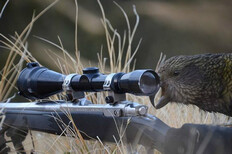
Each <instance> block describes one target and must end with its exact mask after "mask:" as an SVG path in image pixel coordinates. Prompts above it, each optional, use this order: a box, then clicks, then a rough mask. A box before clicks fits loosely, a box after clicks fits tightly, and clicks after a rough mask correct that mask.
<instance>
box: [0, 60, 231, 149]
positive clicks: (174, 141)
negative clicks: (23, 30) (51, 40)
mask: <svg viewBox="0 0 232 154" xmlns="http://www.w3.org/2000/svg"><path fill="white" fill-rule="evenodd" d="M159 83H160V81H159V76H158V75H157V74H156V73H155V72H154V71H152V70H135V71H133V72H130V73H112V74H109V75H105V74H101V73H99V70H98V68H95V67H94V68H85V69H84V70H83V75H79V74H70V75H63V74H60V73H57V72H54V71H51V70H49V69H47V68H45V67H40V66H39V65H38V64H37V63H28V64H27V67H26V68H25V69H24V70H23V71H22V72H21V74H20V75H19V79H18V83H17V84H18V89H19V94H20V95H22V96H24V97H26V98H29V99H34V100H36V101H35V102H25V103H21V102H20V103H16V102H15V103H12V102H9V103H1V104H0V109H1V110H2V113H3V117H5V118H2V121H3V120H4V122H3V123H2V125H3V126H2V129H1V131H0V134H1V135H0V151H1V152H7V151H9V149H7V148H6V142H7V141H6V140H5V137H4V134H6V135H7V136H9V137H10V138H11V140H12V142H13V145H14V147H15V149H16V150H17V152H18V153H24V148H23V145H22V142H23V141H24V139H25V137H26V135H27V133H28V130H35V131H41V132H46V133H51V134H57V135H64V134H63V132H64V130H65V129H66V128H67V126H69V127H72V128H75V127H76V128H77V129H78V131H79V132H80V133H81V136H82V137H83V139H86V140H88V139H100V140H101V141H104V142H112V143H115V142H121V141H123V142H126V143H128V144H130V145H132V147H133V146H137V145H138V144H140V145H143V146H144V147H145V148H146V150H147V153H153V150H154V149H157V150H158V151H160V152H161V153H186V152H189V151H190V152H193V153H194V152H195V153H196V152H197V150H199V149H200V148H201V144H202V142H204V139H205V138H207V137H208V136H209V135H211V138H212V140H211V141H210V142H209V146H206V148H204V150H206V152H208V151H210V152H224V151H222V150H227V151H226V152H228V150H231V149H230V147H225V146H224V145H225V144H224V143H227V142H226V141H227V140H226V141H224V140H223V139H221V140H220V139H219V140H218V138H217V137H216V138H215V137H212V135H213V136H214V135H215V134H216V135H217V134H219V135H220V132H226V135H227V136H229V135H230V134H231V129H228V128H221V127H220V128H219V129H217V127H216V126H204V125H196V124H185V125H183V126H182V127H181V128H177V129H176V128H171V127H169V126H168V125H166V124H165V123H163V122H162V121H161V120H160V119H158V118H157V117H155V116H153V115H150V114H148V113H147V111H148V107H147V106H146V105H141V104H139V103H135V102H131V101H128V100H126V96H125V94H126V93H131V94H135V95H145V96H153V95H154V94H155V93H156V92H157V91H158V89H159ZM101 91H108V95H107V97H106V99H105V102H106V104H93V103H92V102H91V101H89V100H87V99H86V98H85V95H84V92H101ZM60 92H65V94H66V99H67V100H59V101H44V100H42V99H44V98H46V97H49V96H52V95H54V94H57V93H60ZM38 99H39V100H38ZM70 117H71V118H70ZM215 130H216V131H215ZM205 132H208V133H207V135H206V136H205V137H202V136H201V138H200V137H198V136H197V135H198V134H199V133H202V134H204V133H205ZM183 135H184V137H183ZM231 135H232V134H231ZM197 137H198V138H197ZM196 141H197V142H196ZM218 141H221V142H220V143H219V144H218ZM187 143H190V144H187ZM214 144H217V146H215V147H214V148H212V147H211V146H212V145H214ZM223 144H224V145H223ZM207 145H208V144H207ZM215 148H216V150H215ZM130 150H131V149H130ZM212 150H214V151H212ZM218 150H219V151H218ZM129 152H130V153H133V152H134V151H129Z"/></svg>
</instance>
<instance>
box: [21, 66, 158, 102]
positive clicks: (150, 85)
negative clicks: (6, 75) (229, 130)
mask: <svg viewBox="0 0 232 154" xmlns="http://www.w3.org/2000/svg"><path fill="white" fill-rule="evenodd" d="M66 82H68V83H66ZM159 82H160V80H159V76H158V75H157V74H156V73H155V72H154V71H153V70H135V71H132V72H130V73H112V74H108V75H105V74H102V73H99V70H98V68H96V67H91V68H85V69H83V74H82V75H80V74H71V75H63V74H60V73H57V72H55V71H52V70H49V69H47V68H45V67H40V66H39V64H38V63H28V64H27V67H26V68H25V69H23V70H22V72H21V73H20V75H19V78H18V81H17V86H18V90H19V92H20V94H21V95H23V96H24V97H27V98H30V99H42V98H46V97H49V96H51V95H54V94H57V93H59V92H62V91H63V90H67V89H71V90H74V91H82V92H98V91H113V92H115V93H119V94H120V93H132V94H135V95H145V96H151V95H154V94H155V93H156V92H157V91H158V89H159ZM67 86H70V87H67Z"/></svg>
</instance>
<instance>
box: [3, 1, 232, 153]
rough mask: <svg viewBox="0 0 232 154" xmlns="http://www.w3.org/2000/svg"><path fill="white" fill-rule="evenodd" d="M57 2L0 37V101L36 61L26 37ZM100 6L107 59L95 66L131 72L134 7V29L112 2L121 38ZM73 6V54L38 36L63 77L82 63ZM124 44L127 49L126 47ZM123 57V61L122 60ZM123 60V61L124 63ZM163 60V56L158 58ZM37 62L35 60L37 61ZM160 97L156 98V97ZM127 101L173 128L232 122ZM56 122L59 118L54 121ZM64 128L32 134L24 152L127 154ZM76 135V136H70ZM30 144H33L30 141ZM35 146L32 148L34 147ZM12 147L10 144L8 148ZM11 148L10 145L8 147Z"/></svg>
mask: <svg viewBox="0 0 232 154" xmlns="http://www.w3.org/2000/svg"><path fill="white" fill-rule="evenodd" d="M56 2H57V1H54V2H53V3H51V4H50V5H49V6H48V7H47V8H45V9H44V10H43V11H42V12H41V13H39V14H38V15H36V16H35V15H33V16H32V20H31V22H30V23H29V24H28V26H27V27H26V28H25V29H24V31H23V32H22V33H20V34H18V33H15V35H14V37H11V38H8V37H6V36H4V35H2V34H0V36H1V39H0V42H1V43H3V44H4V45H5V48H7V49H8V50H9V55H8V58H7V61H6V64H5V66H4V68H3V70H2V71H1V72H0V73H1V81H0V101H5V100H6V99H7V98H9V95H10V92H11V91H12V90H13V89H14V88H16V87H15V82H16V80H17V76H18V75H19V72H20V71H21V69H22V65H23V63H24V62H31V61H37V60H36V58H35V56H33V55H31V53H30V51H28V48H27V46H28V45H27V38H28V36H29V35H30V31H31V29H32V27H33V24H34V23H35V21H36V20H37V19H38V18H39V17H40V16H41V15H43V14H44V13H45V12H46V11H47V10H48V9H49V8H51V7H52V6H53V5H55V4H56ZM98 3H99V6H100V8H101V11H102V24H103V27H104V29H105V35H106V41H107V51H108V56H109V57H107V58H106V57H103V56H102V51H101V52H100V53H99V54H98V55H97V57H98V60H99V63H98V67H99V69H100V71H101V72H103V73H106V74H108V73H111V72H121V71H123V72H129V71H131V70H133V69H134V66H135V63H133V62H134V56H135V54H136V52H137V51H138V48H139V45H140V42H139V43H138V46H137V48H135V49H134V50H133V49H132V42H133V37H134V35H135V32H136V29H137V27H138V24H139V16H138V14H137V13H136V9H135V7H134V8H133V11H134V14H135V16H136V22H135V25H134V26H133V27H131V26H130V21H129V19H128V17H127V15H126V13H125V11H124V10H123V9H122V8H121V7H120V6H119V5H118V4H117V3H115V4H116V5H117V6H118V7H119V9H120V10H121V12H122V14H123V15H124V17H125V22H126V24H127V30H125V33H124V34H123V35H120V34H119V33H118V32H117V30H116V29H115V28H113V26H112V25H111V24H110V22H109V20H107V18H106V15H105V13H104V9H103V7H102V5H101V3H100V2H99V1H98ZM75 4H76V18H75V20H76V22H75V25H76V26H75V35H74V44H75V54H74V55H72V54H71V53H70V52H68V51H66V50H65V49H64V47H63V44H62V41H61V39H60V38H59V37H58V41H59V44H55V43H53V42H50V41H49V40H46V39H44V38H41V37H37V36H36V37H37V38H38V39H39V40H42V41H45V42H47V43H49V44H50V45H52V46H53V47H55V48H56V50H57V51H56V52H53V51H52V50H50V49H47V50H46V51H45V53H46V54H47V55H48V58H49V59H51V60H52V61H53V63H54V64H55V65H56V67H57V68H58V69H59V70H60V72H62V73H64V74H69V73H73V72H75V73H81V72H82V69H83V67H84V66H86V65H84V63H85V62H83V61H82V60H81V58H80V52H79V51H78V44H77V20H78V5H77V2H76V1H75ZM126 44H127V46H126ZM123 56H125V58H123ZM123 59H125V60H124V61H123ZM161 59H162V57H161ZM107 61H108V62H109V64H110V65H109V66H106V62H107ZM37 62H38V61H37ZM104 96H105V94H104V93H101V94H97V95H94V94H93V93H88V94H87V98H88V99H90V100H92V101H93V102H95V103H102V102H104ZM157 97H159V96H157ZM59 98H60V96H53V97H51V98H50V99H53V100H54V99H55V100H56V99H59ZM127 98H128V99H129V100H132V101H135V102H139V103H141V104H145V105H147V106H149V113H151V114H153V115H156V116H157V117H158V118H160V119H161V120H162V121H164V122H165V123H167V124H168V125H169V126H172V127H180V126H182V125H183V124H184V123H203V124H209V123H210V124H226V123H229V122H231V119H229V118H228V117H226V116H224V115H221V114H214V113H206V112H202V111H199V110H198V109H197V108H195V107H193V106H184V105H177V104H169V105H167V106H165V107H163V108H162V109H160V110H155V109H154V108H153V107H152V106H151V104H150V103H149V99H148V98H145V97H136V96H134V95H127ZM64 112H65V113H66V115H67V116H68V117H69V119H70V121H71V123H72V122H73V120H72V116H71V115H70V114H69V112H68V111H64ZM57 120H59V119H57ZM62 128H63V129H64V134H63V135H64V136H55V135H50V134H45V133H38V132H32V136H31V135H28V136H27V139H26V140H25V142H24V145H25V148H26V149H27V152H30V150H31V149H33V150H34V151H36V152H38V153H65V152H71V153H126V152H127V149H126V146H125V145H124V144H123V143H122V142H121V144H119V143H117V144H105V143H102V142H101V141H100V140H98V141H96V140H95V141H85V140H83V139H82V137H81V135H80V132H79V131H78V129H77V128H76V127H74V128H73V127H69V126H65V125H64V126H62ZM70 136H75V137H70ZM32 141H33V142H32ZM32 143H34V145H35V146H33V144H32ZM10 146H11V145H10ZM11 147H12V146H11ZM137 151H138V152H139V153H143V152H144V149H143V148H141V146H138V147H137Z"/></svg>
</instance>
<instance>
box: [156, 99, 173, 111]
mask: <svg viewBox="0 0 232 154" xmlns="http://www.w3.org/2000/svg"><path fill="white" fill-rule="evenodd" d="M169 101H170V99H169V97H166V96H162V97H161V98H160V99H159V102H158V103H157V105H156V106H155V108H156V109H160V108H162V107H164V106H165V105H166V104H168V103H169Z"/></svg>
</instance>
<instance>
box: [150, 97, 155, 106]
mask: <svg viewBox="0 0 232 154" xmlns="http://www.w3.org/2000/svg"><path fill="white" fill-rule="evenodd" d="M149 99H150V102H151V104H152V105H153V106H154V107H155V102H154V99H155V95H153V96H149Z"/></svg>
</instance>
